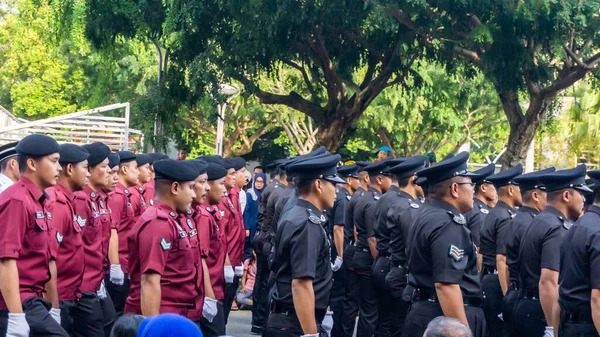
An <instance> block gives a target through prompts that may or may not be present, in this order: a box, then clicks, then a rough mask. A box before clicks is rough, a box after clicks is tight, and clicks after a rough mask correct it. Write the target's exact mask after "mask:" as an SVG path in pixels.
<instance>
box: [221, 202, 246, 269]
mask: <svg viewBox="0 0 600 337" xmlns="http://www.w3.org/2000/svg"><path fill="white" fill-rule="evenodd" d="M233 197H237V198H239V195H235V194H230V193H227V194H226V195H225V196H224V197H223V199H222V200H221V203H220V204H219V210H220V211H222V212H221V214H223V216H222V219H221V224H222V227H223V228H224V230H225V233H226V236H227V254H229V262H231V265H232V266H234V267H236V266H241V265H242V263H243V259H244V241H245V240H246V228H245V227H244V220H243V218H242V217H241V212H240V211H239V202H238V206H235V203H234V202H233V200H232V198H233Z"/></svg>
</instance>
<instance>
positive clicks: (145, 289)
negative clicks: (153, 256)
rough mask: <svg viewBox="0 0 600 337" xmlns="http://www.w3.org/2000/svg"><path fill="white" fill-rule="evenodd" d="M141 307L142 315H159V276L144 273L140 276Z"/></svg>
mask: <svg viewBox="0 0 600 337" xmlns="http://www.w3.org/2000/svg"><path fill="white" fill-rule="evenodd" d="M141 287H142V290H141V301H140V302H141V307H142V315H143V316H146V317H149V316H157V315H158V314H160V300H161V296H162V295H161V291H160V274H157V273H145V274H143V275H142V282H141Z"/></svg>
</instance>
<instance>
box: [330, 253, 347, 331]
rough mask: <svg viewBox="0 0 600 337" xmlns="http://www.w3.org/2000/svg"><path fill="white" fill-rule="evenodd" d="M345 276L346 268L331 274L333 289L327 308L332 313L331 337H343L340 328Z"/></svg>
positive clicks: (341, 328)
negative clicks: (328, 307) (329, 308)
mask: <svg viewBox="0 0 600 337" xmlns="http://www.w3.org/2000/svg"><path fill="white" fill-rule="evenodd" d="M345 274H346V268H345V267H344V265H343V264H342V267H341V268H340V269H339V270H338V271H336V272H334V273H333V288H332V289H331V298H330V300H329V306H330V307H331V311H333V329H332V330H331V337H343V336H344V329H343V327H342V317H343V314H344V293H345V285H344V282H345V280H344V279H345V277H344V276H345Z"/></svg>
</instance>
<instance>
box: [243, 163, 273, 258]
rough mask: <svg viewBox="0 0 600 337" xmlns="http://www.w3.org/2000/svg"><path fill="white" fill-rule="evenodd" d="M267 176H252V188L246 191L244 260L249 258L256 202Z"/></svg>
mask: <svg viewBox="0 0 600 337" xmlns="http://www.w3.org/2000/svg"><path fill="white" fill-rule="evenodd" d="M266 181H267V175H266V174H264V173H257V174H255V175H254V181H253V182H252V188H249V189H248V191H246V208H245V209H244V226H245V227H246V247H245V249H244V260H245V259H248V258H250V254H252V253H251V252H250V243H251V242H252V238H254V233H255V232H256V223H257V222H258V201H259V199H260V196H261V194H262V192H263V190H264V189H265V186H266Z"/></svg>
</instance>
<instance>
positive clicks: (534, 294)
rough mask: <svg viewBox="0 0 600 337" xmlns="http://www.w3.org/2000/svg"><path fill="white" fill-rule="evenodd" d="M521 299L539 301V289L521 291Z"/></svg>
mask: <svg viewBox="0 0 600 337" xmlns="http://www.w3.org/2000/svg"><path fill="white" fill-rule="evenodd" d="M521 298H524V299H526V300H534V301H539V300H540V291H539V289H521Z"/></svg>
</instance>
